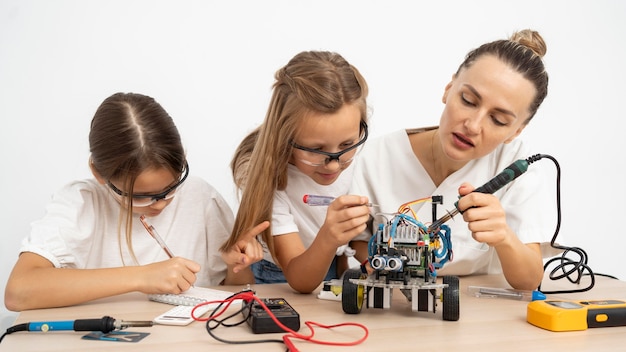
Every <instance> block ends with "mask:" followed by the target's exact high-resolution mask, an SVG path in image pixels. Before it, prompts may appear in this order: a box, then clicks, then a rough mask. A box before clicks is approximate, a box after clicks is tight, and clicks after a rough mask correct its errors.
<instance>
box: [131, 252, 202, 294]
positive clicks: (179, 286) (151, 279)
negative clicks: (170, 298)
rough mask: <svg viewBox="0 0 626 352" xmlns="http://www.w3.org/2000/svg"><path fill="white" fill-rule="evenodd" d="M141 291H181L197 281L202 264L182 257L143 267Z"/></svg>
mask: <svg viewBox="0 0 626 352" xmlns="http://www.w3.org/2000/svg"><path fill="white" fill-rule="evenodd" d="M141 269H142V276H141V283H140V287H139V291H141V292H143V293H181V292H183V291H186V290H188V289H189V288H190V287H191V286H192V285H193V283H194V282H196V273H197V272H199V271H200V264H198V263H196V262H194V261H192V260H189V259H185V258H181V257H174V258H171V259H168V260H166V261H162V262H158V263H152V264H148V265H144V266H142V267H141Z"/></svg>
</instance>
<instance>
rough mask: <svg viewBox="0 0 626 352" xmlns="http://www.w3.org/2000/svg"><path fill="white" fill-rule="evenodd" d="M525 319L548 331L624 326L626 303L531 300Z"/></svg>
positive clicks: (617, 301) (616, 301)
mask: <svg viewBox="0 0 626 352" xmlns="http://www.w3.org/2000/svg"><path fill="white" fill-rule="evenodd" d="M526 320H527V321H528V322H529V323H530V324H532V325H535V326H538V327H540V328H543V329H546V330H550V331H576V330H586V329H587V328H602V327H613V326H626V302H625V301H621V300H589V301H560V300H545V301H533V302H530V303H529V304H528V308H527V311H526Z"/></svg>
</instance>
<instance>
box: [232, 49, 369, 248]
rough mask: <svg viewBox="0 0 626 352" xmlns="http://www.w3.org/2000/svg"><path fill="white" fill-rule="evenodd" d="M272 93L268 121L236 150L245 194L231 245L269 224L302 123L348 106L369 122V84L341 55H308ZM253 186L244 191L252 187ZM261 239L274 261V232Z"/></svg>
mask: <svg viewBox="0 0 626 352" xmlns="http://www.w3.org/2000/svg"><path fill="white" fill-rule="evenodd" d="M275 79H276V81H275V82H274V85H273V94H272V98H271V101H270V104H269V108H268V110H267V113H266V115H265V120H264V122H263V124H262V125H261V126H259V127H258V128H257V129H255V130H254V131H253V132H251V133H250V134H249V135H248V136H247V137H245V138H244V139H243V140H242V142H241V144H240V145H239V147H238V148H237V150H236V152H235V155H234V157H233V160H232V162H231V169H232V173H233V179H234V181H235V184H236V185H237V187H238V188H239V189H240V190H241V203H240V206H239V209H238V211H237V216H236V218H235V225H234V227H233V232H232V234H231V236H230V238H229V240H228V241H227V242H226V243H224V244H223V245H222V248H221V250H226V249H228V248H230V247H231V246H233V245H234V244H235V242H236V241H237V240H238V238H239V236H240V234H243V233H244V232H245V231H247V230H249V229H250V228H252V227H253V226H255V225H256V224H258V223H260V222H262V221H264V220H270V219H271V216H272V207H273V199H274V192H275V191H276V190H283V189H285V187H286V186H287V164H288V161H289V158H290V156H291V153H292V147H291V145H290V141H291V140H292V139H293V138H294V135H295V133H296V132H297V129H298V126H299V124H300V121H302V119H303V118H304V117H306V116H307V114H309V113H311V112H316V113H334V112H336V111H338V110H339V109H341V107H342V106H343V105H344V104H355V105H356V106H358V108H359V109H360V111H361V120H362V121H363V122H367V103H366V98H367V93H368V88H367V83H366V82H365V79H364V78H363V77H362V76H361V74H360V73H359V71H358V70H357V69H356V68H355V67H354V66H352V65H351V64H350V63H348V62H347V61H346V60H345V59H344V58H343V57H342V56H341V55H339V54H337V53H333V52H327V51H304V52H301V53H299V54H297V55H296V56H294V57H293V58H292V59H291V60H290V61H289V62H288V63H287V65H285V66H284V67H282V68H281V69H279V70H278V71H277V72H276V74H275ZM252 182H253V183H254V187H246V186H247V184H248V183H250V184H252ZM263 239H264V241H265V243H266V244H267V246H268V249H269V251H270V253H271V254H272V256H274V249H273V248H274V246H273V241H272V235H271V228H269V229H267V230H266V231H264V232H263Z"/></svg>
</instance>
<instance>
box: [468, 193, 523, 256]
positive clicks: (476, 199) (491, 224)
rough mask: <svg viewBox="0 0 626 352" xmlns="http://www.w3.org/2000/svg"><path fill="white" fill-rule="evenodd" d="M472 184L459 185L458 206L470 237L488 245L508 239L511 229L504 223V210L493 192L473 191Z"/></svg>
mask: <svg viewBox="0 0 626 352" xmlns="http://www.w3.org/2000/svg"><path fill="white" fill-rule="evenodd" d="M474 189H475V188H474V186H472V185H470V184H469V183H463V184H462V185H461V186H460V187H459V195H460V196H461V199H459V203H458V208H459V210H461V211H462V212H463V220H465V221H466V222H467V227H468V229H469V230H470V231H471V232H472V237H473V238H474V239H475V240H476V241H478V242H482V243H486V244H488V245H490V246H497V245H498V244H500V243H502V242H503V241H506V240H507V239H509V236H510V234H511V230H510V229H509V226H508V225H507V223H506V212H505V211H504V209H503V208H502V205H501V204H500V200H499V199H498V198H497V197H496V196H494V195H493V194H487V193H479V192H473V191H474Z"/></svg>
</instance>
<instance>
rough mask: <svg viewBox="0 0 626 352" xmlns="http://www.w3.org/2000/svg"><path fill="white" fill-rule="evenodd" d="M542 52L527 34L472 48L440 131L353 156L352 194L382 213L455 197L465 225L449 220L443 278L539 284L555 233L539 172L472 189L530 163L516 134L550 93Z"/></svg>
mask: <svg viewBox="0 0 626 352" xmlns="http://www.w3.org/2000/svg"><path fill="white" fill-rule="evenodd" d="M545 52H546V45H545V42H544V41H543V38H542V37H541V36H540V35H539V33H537V32H536V31H532V30H522V31H519V32H517V33H515V34H514V35H513V36H512V37H511V38H510V39H508V40H497V41H494V42H490V43H486V44H484V45H482V46H480V47H478V48H477V49H475V50H473V51H471V52H470V53H469V54H468V55H467V56H466V58H465V61H463V63H462V64H461V65H460V66H459V68H458V70H457V71H456V73H455V74H454V75H453V77H452V80H451V81H450V83H448V85H447V86H446V87H445V90H444V94H443V97H442V102H443V103H444V104H445V107H444V110H443V113H442V115H441V119H440V124H439V126H436V127H427V128H420V129H408V130H401V131H398V132H395V133H391V134H389V135H387V136H383V137H381V138H379V139H378V140H375V141H371V142H370V143H368V144H369V145H367V146H366V147H364V149H363V150H362V153H361V154H360V156H359V163H358V164H357V168H356V169H355V175H354V183H353V187H352V188H351V190H350V192H351V193H355V194H362V195H365V196H368V197H369V198H370V200H371V201H372V202H373V203H376V204H379V205H380V206H381V209H383V210H384V211H390V210H391V209H397V208H398V206H400V205H401V204H404V203H407V202H410V201H411V200H414V199H418V198H423V197H426V196H428V195H443V200H444V204H443V208H445V209H451V208H452V207H454V203H455V202H456V201H457V200H458V208H459V210H461V211H463V220H465V221H466V222H467V224H464V223H463V222H461V221H459V219H455V220H456V221H450V222H448V224H447V225H449V226H450V227H451V229H452V243H453V251H454V252H453V253H454V256H453V260H452V261H451V262H449V263H446V265H445V266H444V267H443V268H442V269H441V270H440V272H439V273H440V274H455V275H469V274H477V273H492V272H497V271H499V270H500V269H501V270H502V271H503V273H504V275H505V277H506V279H507V280H508V282H509V283H510V284H511V285H512V286H513V287H515V288H520V289H534V288H536V287H537V286H538V285H539V283H540V282H541V279H542V277H543V263H542V255H541V250H540V244H541V243H545V242H549V239H550V232H551V229H552V228H553V226H551V225H552V223H553V222H551V221H550V219H549V215H550V214H553V213H551V212H550V210H549V209H548V210H546V207H547V206H549V205H551V204H553V203H554V202H553V200H552V199H551V198H550V197H551V194H552V193H550V192H546V191H543V188H542V187H543V180H544V179H543V178H541V177H538V176H537V175H536V174H538V173H539V172H540V169H539V168H537V167H535V166H531V168H530V169H529V171H528V173H527V174H525V175H523V176H522V177H520V178H518V179H517V180H515V181H514V182H512V183H511V184H509V185H508V186H506V187H505V188H504V189H502V190H500V191H498V192H496V194H493V195H492V194H482V193H478V192H476V193H472V190H473V189H474V187H478V186H480V185H481V184H483V183H485V182H487V181H488V180H490V179H491V178H492V177H493V176H495V175H496V174H497V173H499V172H500V171H502V169H504V168H505V167H506V166H508V165H509V164H511V163H512V162H514V161H516V160H518V159H526V158H527V157H529V156H531V154H530V151H529V149H528V148H527V147H526V146H525V145H524V144H523V143H522V142H521V141H520V140H518V139H516V137H517V136H518V135H519V134H520V133H521V132H522V130H523V129H524V128H525V127H526V126H527V124H528V122H529V121H530V120H531V119H532V118H533V116H534V115H535V113H536V112H537V109H538V108H539V106H540V105H541V103H542V101H543V100H544V98H545V96H546V95H547V87H548V75H547V73H546V71H545V68H544V64H543V62H542V56H543V55H544V54H545ZM390 171H393V172H390ZM459 185H460V187H459ZM389 186H393V187H389ZM459 196H461V198H460V199H459ZM416 208H417V209H416V213H417V215H418V217H419V218H421V219H430V218H431V214H430V212H431V208H430V207H429V206H423V203H422V204H421V207H419V206H417V207H416ZM440 215H443V212H440ZM434 220H435V219H433V221H434ZM356 245H357V244H355V246H356Z"/></svg>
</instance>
